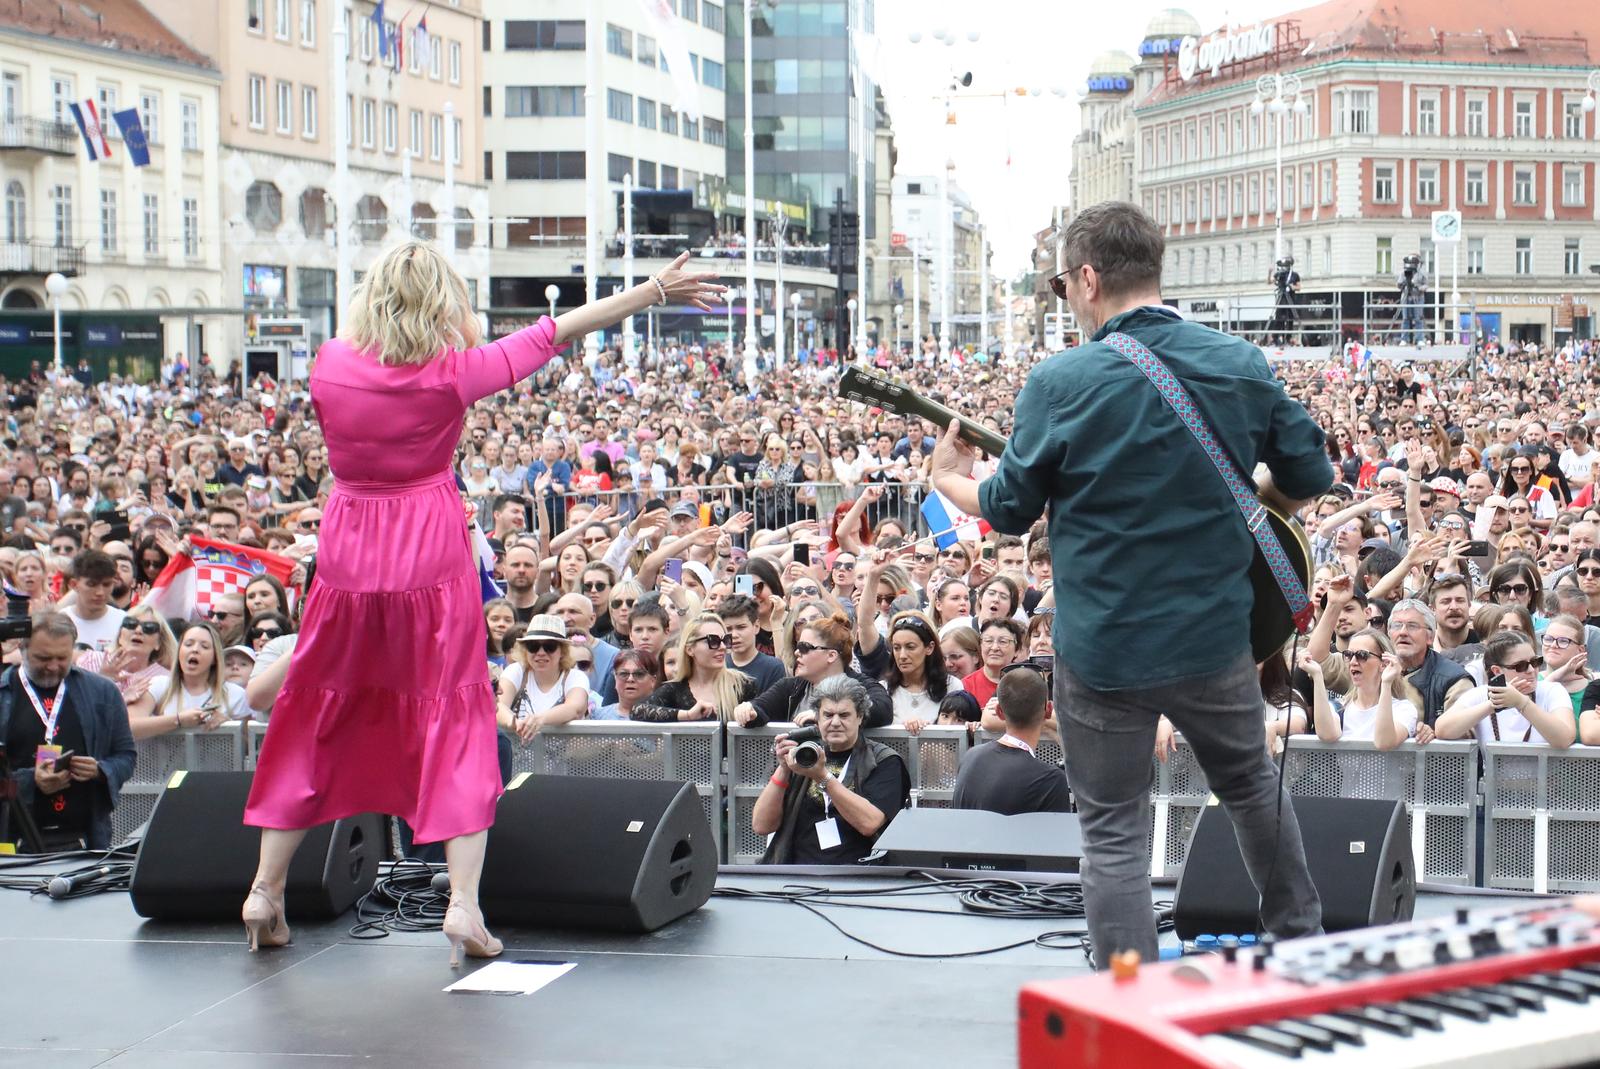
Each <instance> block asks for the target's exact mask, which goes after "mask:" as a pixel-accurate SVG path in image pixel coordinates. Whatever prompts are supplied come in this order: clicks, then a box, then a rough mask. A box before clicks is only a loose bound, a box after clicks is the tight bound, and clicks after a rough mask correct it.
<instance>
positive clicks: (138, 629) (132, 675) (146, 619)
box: [77, 605, 178, 739]
mask: <svg viewBox="0 0 1600 1069" xmlns="http://www.w3.org/2000/svg"><path fill="white" fill-rule="evenodd" d="M177 659H178V640H177V639H176V638H174V637H173V635H172V628H170V627H168V626H167V621H166V620H165V619H164V618H163V617H162V616H161V614H160V613H158V612H156V611H155V610H154V609H152V608H151V607H150V606H148V605H139V606H136V607H135V608H132V609H129V610H128V614H127V615H126V616H124V617H123V618H122V624H121V626H120V627H118V628H117V638H116V641H115V642H114V643H113V644H112V647H111V648H110V649H109V650H106V651H104V652H102V651H100V650H84V651H83V652H82V653H80V654H78V661H77V665H78V667H79V668H81V669H83V670H84V671H85V672H98V673H100V674H101V675H103V676H105V677H106V678H107V679H109V680H111V681H112V682H113V683H115V684H116V685H117V691H118V692H119V693H120V694H121V695H122V700H123V701H125V702H135V701H138V700H139V699H140V698H142V697H144V696H145V694H146V693H147V692H148V691H149V690H150V684H151V683H152V682H154V681H155V680H156V679H159V678H160V677H162V676H164V675H166V674H167V673H168V672H170V671H171V670H172V666H173V664H174V663H175V662H176V661H177ZM145 727H146V730H143V731H141V725H139V724H137V723H135V724H133V737H134V738H135V739H141V738H143V737H144V736H146V735H153V734H158V731H157V730H155V729H153V728H149V726H148V725H145ZM169 730H170V729H169Z"/></svg>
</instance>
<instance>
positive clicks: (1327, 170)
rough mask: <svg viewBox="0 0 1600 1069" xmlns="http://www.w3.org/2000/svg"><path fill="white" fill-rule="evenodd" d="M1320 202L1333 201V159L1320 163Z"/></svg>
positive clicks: (1327, 202) (1328, 202)
mask: <svg viewBox="0 0 1600 1069" xmlns="http://www.w3.org/2000/svg"><path fill="white" fill-rule="evenodd" d="M1322 203H1323V204H1325V205H1326V204H1332V203H1333V161H1332V160H1327V161H1324V163H1323V164H1322Z"/></svg>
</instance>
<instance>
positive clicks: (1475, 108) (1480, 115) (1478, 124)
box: [1466, 96, 1489, 137]
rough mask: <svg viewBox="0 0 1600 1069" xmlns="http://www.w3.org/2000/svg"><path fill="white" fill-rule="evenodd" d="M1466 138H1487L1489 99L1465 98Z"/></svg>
mask: <svg viewBox="0 0 1600 1069" xmlns="http://www.w3.org/2000/svg"><path fill="white" fill-rule="evenodd" d="M1466 127H1467V129H1466V133H1467V136H1468V137H1488V136H1489V98H1488V97H1486V96H1470V97H1468V98H1467V123H1466Z"/></svg>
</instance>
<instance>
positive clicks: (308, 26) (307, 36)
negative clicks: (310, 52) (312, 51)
mask: <svg viewBox="0 0 1600 1069" xmlns="http://www.w3.org/2000/svg"><path fill="white" fill-rule="evenodd" d="M300 43H301V44H302V45H304V46H305V47H306V48H315V47H317V0H300Z"/></svg>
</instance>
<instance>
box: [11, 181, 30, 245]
mask: <svg viewBox="0 0 1600 1069" xmlns="http://www.w3.org/2000/svg"><path fill="white" fill-rule="evenodd" d="M27 240H28V191H27V190H26V189H23V188H22V183H21V182H18V181H17V180H16V179H12V180H11V181H10V182H7V183H6V241H8V242H10V243H12V244H21V243H23V242H25V241H27Z"/></svg>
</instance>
